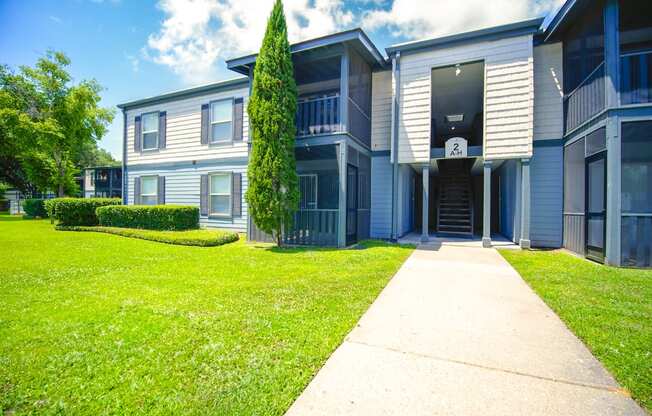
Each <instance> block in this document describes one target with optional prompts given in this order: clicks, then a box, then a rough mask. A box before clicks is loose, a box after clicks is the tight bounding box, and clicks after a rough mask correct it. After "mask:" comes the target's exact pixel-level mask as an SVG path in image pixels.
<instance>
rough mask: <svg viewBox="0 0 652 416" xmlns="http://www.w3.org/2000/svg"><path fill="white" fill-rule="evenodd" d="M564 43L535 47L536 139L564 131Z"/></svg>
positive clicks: (557, 136) (551, 136)
mask: <svg viewBox="0 0 652 416" xmlns="http://www.w3.org/2000/svg"><path fill="white" fill-rule="evenodd" d="M562 76H563V71H562V46H561V43H555V44H552V45H542V46H537V47H536V48H534V140H542V139H558V138H560V137H562V136H563V134H564V114H563V88H562V86H563V78H562Z"/></svg>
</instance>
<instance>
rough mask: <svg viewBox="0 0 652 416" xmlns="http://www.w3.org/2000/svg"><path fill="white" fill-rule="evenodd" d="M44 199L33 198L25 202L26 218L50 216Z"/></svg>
mask: <svg viewBox="0 0 652 416" xmlns="http://www.w3.org/2000/svg"><path fill="white" fill-rule="evenodd" d="M43 202H44V200H43V199H38V198H32V199H26V200H25V201H23V211H25V215H24V217H25V218H28V219H29V218H46V217H47V216H48V214H47V212H46V211H45V205H44V204H43Z"/></svg>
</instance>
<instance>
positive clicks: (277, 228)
mask: <svg viewBox="0 0 652 416" xmlns="http://www.w3.org/2000/svg"><path fill="white" fill-rule="evenodd" d="M296 109H297V86H296V83H295V81H294V70H293V67H292V56H291V54H290V43H289V42H288V35H287V26H286V22H285V15H284V14H283V3H282V2H281V0H276V3H275V4H274V8H273V10H272V14H271V15H270V17H269V20H268V21H267V29H266V31H265V37H264V39H263V44H262V46H261V48H260V52H259V53H258V57H257V59H256V66H255V68H254V79H253V89H252V93H251V97H250V99H249V105H248V107H247V112H248V114H249V124H250V126H251V136H252V137H251V139H252V150H251V157H250V159H249V169H248V175H249V176H248V179H249V187H248V189H247V194H246V199H247V203H248V204H249V214H250V215H251V216H252V218H253V220H254V223H255V224H256V226H257V227H258V228H259V229H260V230H262V231H264V232H266V233H268V234H271V235H272V236H273V237H274V239H275V240H276V242H277V244H278V245H279V246H280V245H281V244H282V232H283V228H284V227H287V226H289V225H290V224H291V221H292V217H293V214H294V212H295V211H296V209H297V207H298V204H299V189H298V177H297V173H296V160H295V156H294V137H295V134H296V131H295V125H294V118H295V114H296Z"/></svg>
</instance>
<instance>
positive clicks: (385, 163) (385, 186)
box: [371, 156, 392, 238]
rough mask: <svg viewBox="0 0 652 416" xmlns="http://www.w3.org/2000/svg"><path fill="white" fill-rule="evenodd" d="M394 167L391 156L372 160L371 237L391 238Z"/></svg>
mask: <svg viewBox="0 0 652 416" xmlns="http://www.w3.org/2000/svg"><path fill="white" fill-rule="evenodd" d="M391 234H392V165H391V163H389V156H381V157H372V158H371V237H372V238H391Z"/></svg>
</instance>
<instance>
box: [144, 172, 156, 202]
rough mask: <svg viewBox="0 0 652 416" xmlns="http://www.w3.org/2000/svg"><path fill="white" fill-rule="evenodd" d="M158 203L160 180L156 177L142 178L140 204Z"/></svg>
mask: <svg viewBox="0 0 652 416" xmlns="http://www.w3.org/2000/svg"><path fill="white" fill-rule="evenodd" d="M157 201H158V178H157V177H156V176H142V177H141V178H140V203H141V204H142V205H156V203H157Z"/></svg>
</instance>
